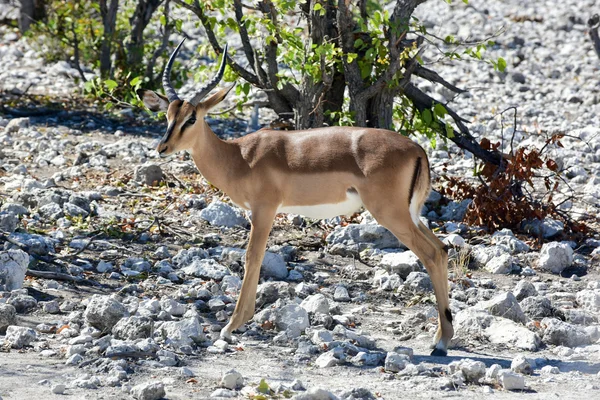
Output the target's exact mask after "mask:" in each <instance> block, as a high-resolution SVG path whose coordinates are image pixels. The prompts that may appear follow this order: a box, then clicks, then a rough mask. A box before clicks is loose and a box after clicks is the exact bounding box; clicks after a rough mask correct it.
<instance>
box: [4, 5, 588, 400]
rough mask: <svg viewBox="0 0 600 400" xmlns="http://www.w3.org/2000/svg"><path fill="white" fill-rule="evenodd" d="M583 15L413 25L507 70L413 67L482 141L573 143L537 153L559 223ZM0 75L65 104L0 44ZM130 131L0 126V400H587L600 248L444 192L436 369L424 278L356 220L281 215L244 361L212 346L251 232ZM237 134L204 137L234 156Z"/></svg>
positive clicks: (581, 205)
mask: <svg viewBox="0 0 600 400" xmlns="http://www.w3.org/2000/svg"><path fill="white" fill-rule="evenodd" d="M429 3H431V4H429ZM598 11H599V10H598V5H597V4H596V3H595V2H594V1H575V0H569V1H564V2H549V1H546V2H542V1H530V2H528V3H527V6H522V4H521V2H518V1H516V0H509V1H503V2H483V1H473V0H472V1H470V2H469V5H468V6H467V5H465V4H463V3H462V2H454V4H452V5H447V4H446V3H445V2H441V1H438V2H435V1H431V2H428V3H427V4H425V5H423V6H421V7H420V8H419V10H418V16H419V18H420V19H421V20H422V21H424V23H425V24H426V25H427V26H428V29H429V30H430V32H433V33H435V34H436V35H438V36H441V37H444V36H446V35H448V34H452V35H455V36H456V37H459V38H461V39H466V40H482V39H485V38H487V37H490V36H496V37H495V38H494V40H495V42H496V45H494V46H491V47H490V48H489V49H488V51H487V53H485V54H486V56H489V57H490V58H494V57H496V58H497V57H499V56H502V57H504V58H505V59H506V60H507V63H508V68H507V71H506V72H505V73H499V72H495V71H494V70H493V68H492V67H491V66H490V65H489V64H485V63H481V62H467V61H464V62H453V63H451V64H450V63H447V62H443V61H437V60H438V58H439V56H436V51H437V50H436V49H435V48H434V47H433V46H429V47H428V48H427V50H426V52H425V54H424V59H425V61H426V62H427V63H432V64H434V65H433V66H432V67H434V68H435V69H436V70H437V71H438V72H439V73H440V74H441V75H442V76H444V77H445V78H446V79H448V80H449V81H451V82H452V83H454V84H456V85H457V86H459V87H462V88H465V89H468V90H469V93H468V94H463V95H461V96H458V97H456V98H453V97H452V95H451V94H450V93H448V92H447V91H445V90H444V89H440V88H437V87H434V86H432V85H430V84H428V83H427V82H421V81H418V82H417V83H418V85H419V86H420V87H421V88H422V89H423V90H426V91H428V93H429V94H430V95H432V96H435V97H436V98H438V99H439V100H445V101H450V100H452V101H451V103H450V104H451V105H452V107H453V108H454V109H455V110H458V111H460V113H461V114H462V115H463V116H464V117H466V118H468V119H469V120H470V121H471V123H470V124H469V127H470V129H471V130H472V132H473V133H474V134H475V135H476V136H478V137H483V136H486V137H489V138H491V139H495V140H503V143H504V144H503V146H504V147H503V150H504V151H505V152H507V151H509V149H510V148H509V144H510V139H511V137H514V139H513V141H514V143H516V146H537V147H541V146H542V145H543V143H544V141H545V140H546V138H547V137H548V136H549V135H552V134H554V133H559V132H560V133H565V134H566V135H567V136H566V137H565V138H564V139H563V144H564V147H562V148H561V147H556V148H551V152H552V157H553V158H554V159H555V160H556V162H557V163H558V164H559V165H560V167H561V176H562V177H563V178H564V180H565V182H567V183H568V184H569V185H568V186H567V185H564V187H565V189H564V190H563V189H561V190H563V192H562V193H561V194H560V195H558V197H557V198H558V199H559V200H560V198H561V196H563V198H566V197H572V199H571V200H569V201H567V202H565V204H563V206H562V210H563V211H564V212H566V213H568V214H569V215H570V216H571V217H572V218H573V219H575V220H579V219H581V220H583V219H587V220H588V221H589V223H590V224H591V225H592V226H597V225H595V224H597V223H598V217H597V215H598V208H599V206H600V189H599V188H600V185H599V183H600V181H599V179H598V172H599V171H600V119H599V118H600V117H599V115H600V106H599V103H600V96H599V92H600V74H598V68H599V66H600V59H599V58H598V56H597V55H596V54H595V52H594V51H593V48H592V45H591V42H590V40H589V37H588V35H587V31H586V29H587V28H586V25H585V21H586V20H587V18H588V17H589V16H591V14H593V13H595V12H598ZM188 45H189V46H192V45H193V43H192V44H188ZM0 59H1V60H2V61H1V62H0V90H2V91H3V92H4V93H3V95H2V97H1V98H2V99H4V100H6V102H7V104H9V103H10V101H12V100H14V99H15V98H18V96H22V93H23V92H24V91H26V90H27V93H33V94H41V95H48V96H51V97H53V98H62V97H66V96H68V95H69V94H70V93H72V92H73V91H74V90H76V89H77V87H76V85H75V84H74V83H73V81H72V79H71V78H70V76H72V75H74V74H73V70H72V68H71V67H70V66H69V65H68V64H66V63H57V64H52V65H48V64H45V63H44V61H43V59H42V58H41V56H40V54H39V53H36V51H35V50H32V49H31V48H30V47H29V45H28V44H27V42H26V41H25V40H24V39H21V38H19V36H18V35H16V34H15V33H14V32H13V31H11V30H9V29H7V28H5V27H0ZM27 88H29V89H27ZM509 107H517V127H516V129H515V127H514V126H513V122H512V121H513V119H512V118H513V117H512V114H504V115H500V112H502V111H503V110H505V109H507V108H509ZM123 116H124V118H122V119H118V120H117V119H109V118H107V117H106V116H102V115H99V114H93V115H91V116H88V115H86V114H84V113H82V114H77V113H58V114H56V113H55V114H48V115H38V116H30V117H22V118H17V116H16V115H14V114H12V115H9V114H5V115H2V114H0V231H2V232H4V233H2V234H1V235H0V242H1V243H2V244H3V247H0V398H2V399H29V398H32V397H33V396H36V397H38V398H43V399H53V398H62V397H63V396H65V395H67V396H70V398H76V399H79V398H86V399H109V398H110V399H121V398H123V399H130V398H136V399H159V398H163V397H164V398H168V399H189V398H199V399H200V398H209V397H238V398H254V399H261V398H284V397H285V398H288V397H294V398H297V399H334V398H339V399H371V398H385V399H397V398H440V397H450V396H453V397H456V396H461V397H466V398H475V397H481V396H482V394H483V395H488V394H494V396H495V397H496V398H502V399H503V398H517V397H518V398H523V397H525V398H529V399H547V398H551V397H554V396H557V397H559V398H565V399H571V398H572V399H576V398H582V397H591V398H593V397H595V396H598V395H595V393H597V392H598V391H599V390H600V341H599V339H600V325H599V322H598V321H599V318H600V271H599V260H600V250H599V248H600V237H599V236H598V235H597V234H590V235H589V236H588V237H584V238H581V240H578V241H577V242H574V241H570V240H569V238H568V237H567V236H566V235H565V234H564V226H562V223H561V222H560V221H555V220H551V219H546V220H544V221H541V222H540V223H538V224H537V225H535V226H534V227H532V229H533V231H534V232H535V234H532V235H525V234H521V233H518V232H514V233H513V232H511V231H509V230H502V231H499V232H497V233H495V234H493V235H489V234H485V233H482V231H481V230H478V229H477V228H476V227H469V226H467V225H465V224H464V223H461V219H462V218H463V216H464V214H465V212H468V202H463V203H459V202H453V201H451V199H445V198H442V196H440V195H438V194H437V192H434V193H433V194H432V196H430V199H429V201H428V202H427V204H426V209H425V210H424V216H426V218H427V219H428V223H429V225H430V227H432V229H434V231H435V232H436V234H438V235H439V236H440V237H441V238H443V240H444V241H446V242H447V243H448V244H449V245H451V247H452V250H451V256H452V260H451V267H450V270H451V275H450V287H451V294H450V295H451V308H452V312H453V315H454V321H455V330H456V337H455V339H454V341H453V342H454V343H453V346H452V348H451V349H450V352H449V356H448V357H444V358H442V357H431V356H429V355H428V354H429V352H430V350H429V344H430V342H431V338H432V336H433V334H434V333H435V329H436V318H437V311H436V309H435V307H434V303H433V292H432V290H431V281H430V280H429V278H428V277H427V275H426V274H424V273H423V268H422V266H421V264H420V263H419V262H418V261H417V260H416V258H415V256H414V254H412V253H411V252H410V251H408V250H405V249H404V248H403V247H402V245H401V244H399V243H396V242H395V241H394V240H393V238H390V236H389V232H387V231H385V230H384V229H382V228H381V227H380V226H378V225H377V224H376V222H375V221H373V220H372V218H371V217H370V216H369V215H368V213H363V214H361V215H359V216H356V217H355V218H354V219H352V220H342V219H341V218H335V219H332V220H326V221H314V220H307V219H304V218H302V217H299V216H285V215H281V216H279V217H278V218H277V221H276V224H275V226H274V228H273V232H272V234H271V237H270V239H269V244H268V253H267V257H266V258H265V262H264V263H263V268H262V275H263V277H262V279H261V285H260V287H259V294H258V307H257V314H256V316H255V318H254V319H253V320H252V321H251V322H250V323H248V324H247V325H246V326H245V327H244V328H243V331H241V332H238V333H237V338H238V339H239V342H238V343H236V344H228V343H225V342H223V341H221V340H219V331H220V329H221V328H222V326H224V324H225V323H226V322H227V320H228V318H229V315H230V314H231V312H232V310H233V308H234V306H235V301H236V298H237V293H238V291H239V288H240V285H241V273H242V271H243V254H244V247H245V245H246V242H247V239H248V233H249V231H248V219H247V215H245V214H244V213H243V212H242V211H240V210H239V209H237V208H235V207H234V206H232V205H231V204H229V203H228V200H227V198H226V197H225V196H223V194H222V193H220V192H218V191H216V190H215V189H214V188H212V187H210V186H209V185H208V184H207V183H206V182H205V181H203V180H202V179H201V177H200V175H199V174H198V173H197V171H196V169H195V167H194V166H193V163H192V162H191V160H190V159H189V157H187V156H186V155H183V154H182V155H179V156H177V157H175V158H173V159H171V160H169V161H167V162H164V161H162V160H159V159H158V157H157V155H156V153H155V151H154V150H153V149H154V142H155V140H156V138H158V137H159V136H160V134H161V132H162V130H163V129H164V126H163V124H162V123H160V124H157V123H153V122H149V121H147V120H146V119H145V118H142V117H138V116H136V115H132V113H131V112H129V111H128V112H124V113H123ZM262 118H263V121H264V122H266V121H267V120H268V118H269V114H266V113H264V114H263V115H262ZM246 120H247V119H245V118H241V119H231V120H217V119H215V120H210V121H209V122H210V123H211V125H212V126H213V127H214V129H215V131H216V132H217V133H218V134H220V135H221V136H222V137H225V138H227V137H233V136H236V135H238V132H245V131H246V129H247V123H246ZM141 121H143V122H144V123H145V124H146V125H141V124H140V122H141ZM417 140H422V139H420V138H418V139H417ZM423 144H424V145H427V149H428V152H429V154H430V158H431V164H432V167H433V170H434V172H435V174H436V175H437V176H440V175H442V174H444V175H450V176H466V175H468V174H470V172H471V171H472V168H473V160H472V157H470V155H469V154H464V153H463V152H461V151H459V150H458V149H457V148H456V147H455V146H453V145H449V146H442V145H438V147H437V148H436V149H431V148H430V147H429V146H428V144H427V143H426V142H423ZM232 369H235V371H231V370H232ZM319 390H321V391H319ZM599 393H600V392H599Z"/></svg>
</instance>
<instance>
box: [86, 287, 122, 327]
mask: <svg viewBox="0 0 600 400" xmlns="http://www.w3.org/2000/svg"><path fill="white" fill-rule="evenodd" d="M126 312H127V309H126V308H125V306H124V305H123V304H121V303H119V302H118V301H117V300H115V299H114V298H112V297H110V296H101V295H94V296H93V297H92V298H91V299H90V301H89V302H88V305H87V307H86V309H85V312H84V313H83V316H84V317H85V319H86V320H87V322H88V323H89V324H90V325H91V326H93V327H95V328H98V329H100V330H102V331H108V330H111V329H112V327H113V326H115V324H116V323H117V322H119V320H120V319H121V318H123V317H124V316H125V313H126Z"/></svg>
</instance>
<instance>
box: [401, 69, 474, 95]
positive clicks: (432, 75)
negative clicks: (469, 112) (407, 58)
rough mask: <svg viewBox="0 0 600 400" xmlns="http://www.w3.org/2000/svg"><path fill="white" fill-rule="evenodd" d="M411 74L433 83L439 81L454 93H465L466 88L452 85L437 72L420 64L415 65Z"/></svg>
mask: <svg viewBox="0 0 600 400" xmlns="http://www.w3.org/2000/svg"><path fill="white" fill-rule="evenodd" d="M413 74H415V75H417V76H420V77H421V78H423V79H427V80H428V81H430V82H433V83H439V84H441V85H442V86H445V87H447V88H448V89H450V90H452V91H453V92H455V93H465V92H466V90H464V89H460V88H458V87H456V86H454V85H453V84H451V83H450V82H448V81H447V80H445V79H444V78H442V77H441V76H440V75H439V74H438V73H437V72H435V71H433V70H431V69H428V68H425V67H423V66H422V65H417V66H416V68H415V70H414V71H413Z"/></svg>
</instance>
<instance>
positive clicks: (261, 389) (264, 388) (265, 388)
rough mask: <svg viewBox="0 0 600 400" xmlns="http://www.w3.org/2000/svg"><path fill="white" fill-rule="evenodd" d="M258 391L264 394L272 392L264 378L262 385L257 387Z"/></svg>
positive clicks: (261, 381)
mask: <svg viewBox="0 0 600 400" xmlns="http://www.w3.org/2000/svg"><path fill="white" fill-rule="evenodd" d="M256 390H258V392H259V393H263V394H269V393H270V392H271V388H270V387H269V384H268V383H267V381H265V380H264V378H263V379H261V380H260V383H259V384H258V386H257V387H256Z"/></svg>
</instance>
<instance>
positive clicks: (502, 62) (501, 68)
mask: <svg viewBox="0 0 600 400" xmlns="http://www.w3.org/2000/svg"><path fill="white" fill-rule="evenodd" d="M505 69H506V60H505V59H504V58H502V57H500V58H498V71H500V72H504V70H505Z"/></svg>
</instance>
